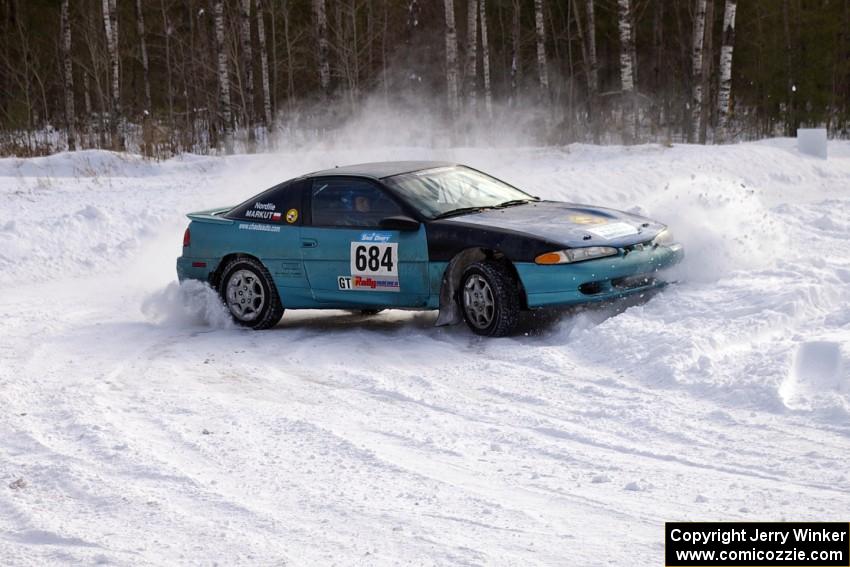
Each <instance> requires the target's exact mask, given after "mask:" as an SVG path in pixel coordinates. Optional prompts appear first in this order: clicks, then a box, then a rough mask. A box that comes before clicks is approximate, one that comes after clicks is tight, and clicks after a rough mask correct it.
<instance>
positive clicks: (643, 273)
mask: <svg viewBox="0 0 850 567" xmlns="http://www.w3.org/2000/svg"><path fill="white" fill-rule="evenodd" d="M683 257H684V252H683V250H682V246H681V245H680V244H674V245H672V246H659V247H656V248H649V247H646V248H644V249H642V250H631V251H629V252H627V253H626V252H623V251H622V250H621V251H620V253H619V254H618V255H617V256H609V257H607V258H600V259H598V260H587V261H584V262H578V263H575V264H557V265H550V266H541V265H538V264H533V263H530V262H521V263H517V264H515V266H516V269H517V272H518V273H519V277H520V280H521V281H522V285H523V287H524V288H525V292H526V299H527V303H528V307H529V308H531V309H534V308H537V307H547V306H558V305H575V304H579V303H590V302H595V301H605V300H610V299H616V298H618V297H624V296H626V295H632V294H635V293H640V292H642V291H647V290H651V289H654V288H658V287H661V286H664V285H666V284H667V283H668V282H667V281H665V280H664V279H663V278H662V277H661V276H662V273H661V272H662V271H663V270H666V269H668V268H670V267H672V266H674V265H675V264H677V263H678V262H680V261H681V260H682V258H683Z"/></svg>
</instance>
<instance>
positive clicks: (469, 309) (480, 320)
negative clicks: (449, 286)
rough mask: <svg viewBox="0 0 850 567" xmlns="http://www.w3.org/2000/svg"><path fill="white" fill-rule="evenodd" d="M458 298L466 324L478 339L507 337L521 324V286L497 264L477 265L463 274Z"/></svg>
mask: <svg viewBox="0 0 850 567" xmlns="http://www.w3.org/2000/svg"><path fill="white" fill-rule="evenodd" d="M459 294H460V297H459V298H458V300H459V302H460V305H461V310H462V311H463V318H464V319H465V320H466V324H467V325H468V326H469V328H470V329H471V330H472V332H473V333H475V334H477V335H482V336H486V337H504V336H505V335H508V334H510V333H511V331H513V330H514V328H515V327H516V325H517V322H518V321H519V311H520V293H519V286H518V285H517V282H516V280H515V279H514V276H513V274H512V273H511V272H510V270H509V269H508V268H507V267H506V266H505V265H504V264H501V263H497V262H476V263H475V264H472V265H471V266H469V267H468V268H466V270H465V271H464V273H463V277H462V278H461V286H460V290H459Z"/></svg>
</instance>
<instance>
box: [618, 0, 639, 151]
mask: <svg viewBox="0 0 850 567" xmlns="http://www.w3.org/2000/svg"><path fill="white" fill-rule="evenodd" d="M617 8H618V10H617V20H618V25H619V31H620V85H621V89H622V91H623V96H622V98H623V136H624V139H625V141H626V142H627V143H631V142H634V141H636V139H637V132H636V130H635V120H636V116H635V108H634V107H635V100H634V90H635V79H634V59H633V57H632V41H633V38H632V14H631V11H632V10H631V4H630V2H629V0H618V1H617Z"/></svg>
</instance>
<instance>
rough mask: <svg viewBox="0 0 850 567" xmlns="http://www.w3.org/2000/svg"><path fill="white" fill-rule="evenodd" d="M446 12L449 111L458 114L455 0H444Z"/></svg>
mask: <svg viewBox="0 0 850 567" xmlns="http://www.w3.org/2000/svg"><path fill="white" fill-rule="evenodd" d="M443 8H444V9H445V13H446V38H445V39H446V96H447V97H448V104H449V113H451V115H452V116H456V115H457V110H458V88H457V87H458V84H457V83H458V74H459V73H458V62H457V30H456V29H455V7H454V1H453V0H443Z"/></svg>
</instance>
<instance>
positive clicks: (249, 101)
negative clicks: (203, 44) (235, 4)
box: [239, 0, 255, 151]
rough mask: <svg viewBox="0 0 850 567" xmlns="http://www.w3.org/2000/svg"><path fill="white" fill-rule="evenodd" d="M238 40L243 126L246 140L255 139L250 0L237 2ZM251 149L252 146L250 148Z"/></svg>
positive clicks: (252, 141)
mask: <svg viewBox="0 0 850 567" xmlns="http://www.w3.org/2000/svg"><path fill="white" fill-rule="evenodd" d="M239 42H240V43H241V44H242V65H241V66H242V69H243V71H244V75H245V89H244V92H243V93H242V110H243V112H244V114H245V126H246V128H248V141H249V142H251V145H252V146H253V143H254V141H255V133H254V53H253V50H252V49H251V0H241V1H240V2H239ZM251 149H252V151H253V148H251Z"/></svg>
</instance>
